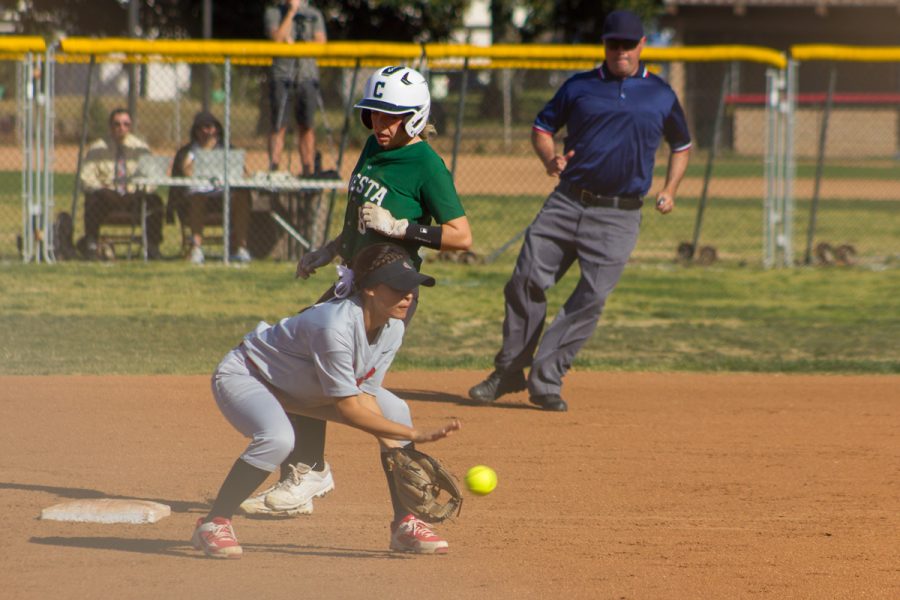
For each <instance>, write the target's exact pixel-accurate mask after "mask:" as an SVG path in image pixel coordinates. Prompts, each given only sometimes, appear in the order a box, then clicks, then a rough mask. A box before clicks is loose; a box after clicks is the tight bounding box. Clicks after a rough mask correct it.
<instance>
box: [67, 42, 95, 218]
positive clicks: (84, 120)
mask: <svg viewBox="0 0 900 600" xmlns="http://www.w3.org/2000/svg"><path fill="white" fill-rule="evenodd" d="M96 64H97V55H96V54H91V61H90V62H89V63H88V73H87V80H86V81H85V83H84V105H82V107H81V138H80V139H79V141H78V159H77V162H76V163H75V182H74V183H73V184H72V211H71V213H72V222H73V223H74V222H75V216H76V215H77V214H78V196H79V195H80V194H81V166H82V164H83V159H82V156H81V155H82V154H84V145H85V144H87V133H88V131H87V130H88V116H89V114H88V109H89V107H90V104H91V83H92V82H93V80H94V66H95V65H96Z"/></svg>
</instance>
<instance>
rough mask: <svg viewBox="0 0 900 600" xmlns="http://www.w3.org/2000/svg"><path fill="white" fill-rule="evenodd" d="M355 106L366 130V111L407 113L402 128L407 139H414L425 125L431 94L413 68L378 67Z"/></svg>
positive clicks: (368, 117) (368, 124) (368, 123)
mask: <svg viewBox="0 0 900 600" xmlns="http://www.w3.org/2000/svg"><path fill="white" fill-rule="evenodd" d="M355 106H356V108H361V109H362V113H360V118H361V119H362V122H363V125H365V126H366V128H367V129H372V115H371V113H370V111H373V110H377V111H378V112H383V113H388V114H391V115H405V114H407V113H409V114H410V115H411V116H410V117H409V118H407V119H406V122H405V123H404V128H405V129H406V133H407V134H408V135H409V137H415V136H417V135H419V134H420V133H422V130H423V129H425V125H426V124H427V123H428V112H429V111H430V110H431V94H429V93H428V82H427V81H425V78H424V77H423V76H422V74H421V73H419V72H418V71H416V70H415V69H410V68H409V67H382V68H381V69H378V70H377V71H375V73H374V74H373V75H372V76H371V77H369V80H368V81H366V87H365V90H364V91H363V98H362V100H360V101H359V102H357V103H356V104H355Z"/></svg>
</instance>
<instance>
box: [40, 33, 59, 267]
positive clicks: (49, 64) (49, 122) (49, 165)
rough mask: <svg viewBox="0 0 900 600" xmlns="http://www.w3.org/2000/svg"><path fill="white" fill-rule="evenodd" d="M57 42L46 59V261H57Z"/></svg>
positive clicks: (44, 198)
mask: <svg viewBox="0 0 900 600" xmlns="http://www.w3.org/2000/svg"><path fill="white" fill-rule="evenodd" d="M54 48H55V44H48V45H47V51H46V58H45V59H44V77H43V81H44V149H43V153H42V154H43V155H42V166H43V174H44V177H43V180H44V184H43V194H44V196H43V202H42V204H43V226H44V235H43V242H44V243H43V256H44V260H45V261H46V262H48V263H49V262H56V256H55V255H54V252H53V248H54V246H55V241H54V231H53V212H54V208H55V207H56V201H55V199H54V196H53V145H54V126H53V125H54V123H55V118H54V113H53V108H54V102H55V98H54V95H53V90H54V89H55V87H56V84H55V81H54V78H55V75H56V68H55V67H56V58H55V50H54Z"/></svg>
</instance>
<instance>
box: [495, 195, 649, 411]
mask: <svg viewBox="0 0 900 600" xmlns="http://www.w3.org/2000/svg"><path fill="white" fill-rule="evenodd" d="M640 225H641V211H640V210H621V209H617V208H605V207H596V206H595V207H589V206H584V205H582V204H581V203H580V202H577V201H575V200H572V199H570V198H569V197H568V196H565V195H563V194H562V193H561V192H559V191H558V190H554V191H553V193H551V194H550V196H549V197H548V198H547V200H546V202H545V203H544V206H543V207H542V208H541V211H540V212H539V213H538V215H537V217H535V219H534V221H533V222H532V223H531V225H530V226H529V227H528V230H527V231H526V233H525V241H524V243H523V244H522V249H521V251H520V252H519V258H518V260H517V261H516V267H515V270H514V271H513V274H512V277H511V278H510V280H509V282H507V284H506V287H505V288H504V296H505V298H506V317H505V318H504V320H503V347H502V348H501V350H500V352H498V353H497V356H496V358H495V359H494V366H495V368H497V369H498V370H501V371H507V370H520V369H525V368H527V367H531V371H530V373H529V375H528V390H529V392H530V394H531V395H533V396H534V395H542V394H559V393H560V389H561V388H562V378H563V376H564V375H565V374H566V372H567V371H568V370H569V368H570V367H571V366H572V361H573V360H574V359H575V355H576V354H577V353H578V351H579V350H580V349H581V347H582V346H583V345H584V343H585V342H586V341H587V340H588V338H590V337H591V334H593V332H594V329H595V328H596V326H597V321H598V320H599V319H600V313H601V312H602V311H603V306H604V304H605V303H606V298H607V297H608V296H609V294H610V293H612V291H613V288H615V287H616V284H617V283H618V281H619V277H621V275H622V271H623V270H624V269H625V264H626V263H627V262H628V257H629V256H630V255H631V252H632V250H634V246H635V244H636V243H637V237H638V232H639V230H640ZM576 259H577V260H578V266H579V267H580V269H581V278H580V279H579V280H578V283H577V284H576V286H575V290H574V291H573V292H572V295H571V296H569V299H568V300H566V303H565V304H564V305H563V307H562V308H561V309H560V311H559V313H558V314H557V315H556V318H554V319H553V322H552V323H551V324H550V326H549V327H548V328H547V331H546V333H544V335H543V337H541V332H542V331H543V329H544V321H545V320H546V317H547V297H546V291H547V290H548V289H549V288H550V287H551V286H553V285H555V284H556V283H557V282H558V281H559V280H560V279H562V277H563V275H565V274H566V271H568V270H569V267H571V266H572V264H573V263H574V262H575V260H576ZM539 340H540V343H538V341H539Z"/></svg>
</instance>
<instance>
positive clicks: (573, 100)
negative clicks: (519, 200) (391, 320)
mask: <svg viewBox="0 0 900 600" xmlns="http://www.w3.org/2000/svg"><path fill="white" fill-rule="evenodd" d="M645 43H646V38H645V37H644V29H643V26H642V24H641V20H640V17H638V16H637V15H636V14H634V13H633V12H630V11H627V10H617V11H614V12H612V13H610V14H609V15H608V16H607V18H606V20H605V21H604V23H603V44H604V48H605V51H606V58H605V60H604V62H603V64H602V65H601V66H600V68H599V69H595V70H593V71H588V72H585V73H579V74H577V75H575V76H573V77H571V78H570V79H568V80H567V81H566V82H565V83H563V85H562V87H561V88H560V89H559V90H558V91H557V92H556V95H555V96H554V97H553V99H552V100H550V102H548V103H547V105H546V106H545V107H544V108H543V110H541V112H540V113H538V116H537V118H536V119H535V122H534V126H533V128H532V132H531V142H532V146H533V147H534V151H535V153H536V154H537V155H538V158H540V159H541V162H542V163H543V165H544V168H545V169H546V171H547V174H548V175H550V176H551V177H559V180H560V181H559V185H557V186H556V189H555V190H553V192H552V193H551V194H550V196H549V197H548V198H547V200H546V202H545V203H544V207H543V208H542V209H541V212H540V213H539V214H538V216H537V217H536V218H535V220H534V221H533V222H532V223H531V225H530V226H529V227H528V231H527V232H526V235H525V241H524V243H523V245H522V250H521V251H520V253H519V257H518V260H517V262H516V266H515V270H514V271H513V274H512V277H511V278H510V280H509V282H508V283H507V284H506V288H505V289H504V295H505V298H506V317H505V319H504V321H503V347H502V348H501V349H500V352H498V353H497V356H496V357H495V358H494V371H493V373H491V374H490V375H489V376H488V378H487V379H486V380H484V381H482V382H481V383H479V384H478V385H476V386H474V387H473V388H472V389H471V390H469V396H470V397H471V398H472V399H473V400H476V401H478V402H482V403H489V402H493V401H494V400H496V399H497V398H499V397H500V396H502V395H503V394H506V393H509V392H517V391H521V390H524V389H526V388H527V389H528V392H529V395H530V401H531V403H532V404H535V405H537V406H539V407H540V408H542V409H544V410H551V411H565V410H567V409H568V406H567V404H566V402H565V400H563V399H562V397H561V396H560V390H561V388H562V378H563V376H564V375H565V374H566V372H567V371H568V370H569V367H571V365H572V361H573V360H574V359H575V355H576V354H577V353H578V350H579V349H580V348H581V347H582V346H583V345H584V343H585V342H586V341H587V340H588V338H590V336H591V334H592V333H593V332H594V329H595V328H596V326H597V321H598V320H599V319H600V313H601V312H602V311H603V306H604V304H605V303H606V298H607V297H608V296H609V294H610V293H612V291H613V289H614V288H615V286H616V284H617V283H618V281H619V277H620V276H621V275H622V271H623V270H624V269H625V264H626V263H627V262H628V257H629V256H630V255H631V252H632V250H634V246H635V244H636V243H637V237H638V231H639V229H640V224H641V211H640V209H641V206H642V205H643V197H644V196H645V195H646V194H647V192H648V191H649V189H650V184H651V182H652V178H653V165H654V159H655V155H656V149H657V148H658V147H659V144H660V142H661V141H662V139H663V138H665V140H666V142H667V143H668V145H669V149H670V154H669V165H668V171H667V173H666V181H665V185H664V186H663V188H662V190H661V191H660V192H659V194H658V195H657V197H656V210H657V211H659V212H660V213H662V214H664V215H665V214H668V213H670V212H671V211H672V210H673V209H674V208H675V194H676V192H677V190H678V185H679V183H680V182H681V179H682V178H683V177H684V173H685V170H686V169H687V164H688V155H689V152H688V150H689V149H690V147H691V136H690V133H689V132H688V127H687V123H686V121H685V118H684V112H683V111H682V109H681V105H680V104H679V102H678V98H677V97H676V96H675V93H674V92H673V91H672V89H671V88H670V87H669V86H668V84H666V82H665V81H663V80H662V79H660V78H659V77H657V76H656V75H653V74H651V73H650V72H649V71H648V70H647V67H646V66H644V64H643V63H641V62H640V56H641V51H642V50H643V49H644V44H645ZM563 127H565V128H566V132H567V135H566V138H565V140H564V147H563V152H562V154H557V153H556V143H555V141H554V139H553V136H554V134H556V133H557V132H558V131H559V130H560V129H562V128H563ZM576 259H577V260H578V265H579V267H580V268H581V278H580V279H579V280H578V283H577V285H576V286H575V290H574V291H573V292H572V295H571V296H569V299H568V300H567V301H566V303H565V305H563V307H562V308H561V309H560V311H559V314H557V315H556V318H554V320H553V323H552V324H551V325H550V327H549V328H548V329H547V331H546V332H545V333H544V335H543V337H541V332H542V330H543V328H544V321H545V319H546V316H547V299H546V295H545V294H546V291H547V290H548V289H549V288H550V287H552V286H553V285H555V284H556V282H558V281H559V280H560V279H562V277H563V275H565V273H566V271H568V270H569V267H571V266H572V264H573V263H574V262H575V260H576ZM528 367H530V371H529V373H528V377H527V379H526V377H525V373H524V369H526V368H528Z"/></svg>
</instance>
